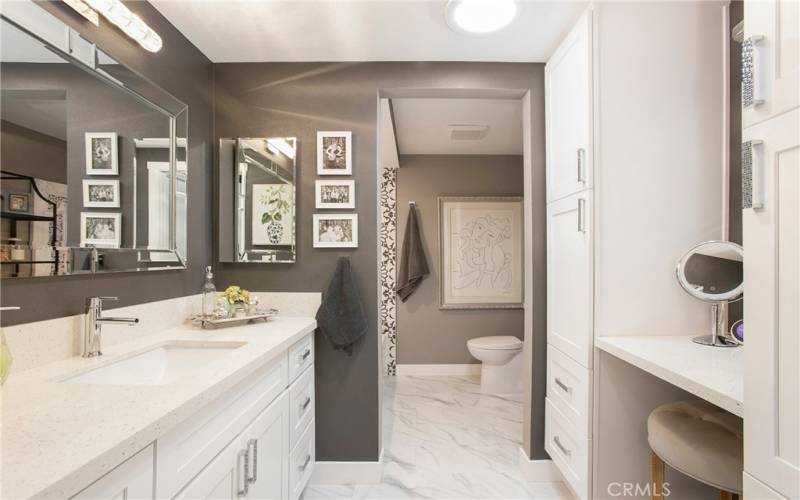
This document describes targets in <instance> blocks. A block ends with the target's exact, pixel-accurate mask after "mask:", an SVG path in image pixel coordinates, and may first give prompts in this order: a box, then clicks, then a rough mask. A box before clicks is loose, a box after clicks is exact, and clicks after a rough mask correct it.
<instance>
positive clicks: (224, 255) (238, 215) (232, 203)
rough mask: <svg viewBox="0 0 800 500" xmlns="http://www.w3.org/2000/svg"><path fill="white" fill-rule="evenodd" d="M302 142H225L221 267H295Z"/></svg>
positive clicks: (270, 139) (285, 139)
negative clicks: (233, 264) (242, 264)
mask: <svg viewBox="0 0 800 500" xmlns="http://www.w3.org/2000/svg"><path fill="white" fill-rule="evenodd" d="M296 155H297V139H296V138H294V137H267V138H240V139H222V140H221V141H220V161H219V176H218V177H219V193H218V198H219V228H218V229H219V230H218V235H219V257H220V262H256V263H293V262H295V260H296V257H297V256H296V245H295V207H296V200H295V197H296V172H295V168H296V166H295V157H296Z"/></svg>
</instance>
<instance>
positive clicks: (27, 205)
mask: <svg viewBox="0 0 800 500" xmlns="http://www.w3.org/2000/svg"><path fill="white" fill-rule="evenodd" d="M8 211H9V212H22V213H27V212H30V211H31V195H30V194H28V193H8Z"/></svg>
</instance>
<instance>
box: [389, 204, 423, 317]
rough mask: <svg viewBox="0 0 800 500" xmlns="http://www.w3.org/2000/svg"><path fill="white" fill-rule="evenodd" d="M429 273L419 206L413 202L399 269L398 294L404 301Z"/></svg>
mask: <svg viewBox="0 0 800 500" xmlns="http://www.w3.org/2000/svg"><path fill="white" fill-rule="evenodd" d="M429 274H430V270H429V269H428V260H427V259H426V258H425V248H424V247H423V245H422V236H421V235H420V234H419V224H418V223H417V208H416V206H415V205H413V204H412V205H410V206H409V207H408V220H406V234H405V235H404V236H403V248H402V250H401V251H400V268H399V269H398V271H397V295H399V296H400V300H402V301H403V302H405V301H406V300H408V298H409V297H411V294H413V293H414V292H415V291H416V290H417V287H418V286H419V285H420V283H422V280H423V279H425V276H427V275H429Z"/></svg>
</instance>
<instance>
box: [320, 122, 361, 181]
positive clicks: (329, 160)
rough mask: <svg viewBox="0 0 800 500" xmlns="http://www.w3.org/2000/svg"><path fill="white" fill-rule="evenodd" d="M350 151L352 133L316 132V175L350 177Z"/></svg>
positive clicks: (351, 158) (351, 170)
mask: <svg viewBox="0 0 800 500" xmlns="http://www.w3.org/2000/svg"><path fill="white" fill-rule="evenodd" d="M352 149H353V133H352V132H317V175H352V174H353V151H352Z"/></svg>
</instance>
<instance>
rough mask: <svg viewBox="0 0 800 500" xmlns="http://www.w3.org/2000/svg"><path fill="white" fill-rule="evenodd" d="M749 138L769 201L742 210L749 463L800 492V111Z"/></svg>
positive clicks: (765, 478) (756, 178)
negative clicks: (799, 332) (759, 205)
mask: <svg viewBox="0 0 800 500" xmlns="http://www.w3.org/2000/svg"><path fill="white" fill-rule="evenodd" d="M743 140H744V141H757V140H760V141H763V142H762V143H761V144H760V145H755V146H754V147H753V149H752V153H753V162H752V164H753V168H752V179H753V182H752V184H753V190H754V194H753V200H754V201H755V202H756V203H759V202H760V203H762V204H763V208H750V209H748V208H745V209H744V211H743V217H742V223H743V233H744V250H745V259H744V283H745V286H744V289H745V294H746V300H745V302H744V318H745V329H746V333H745V335H746V339H745V341H746V343H745V373H746V374H747V376H746V377H745V379H744V391H745V392H744V399H745V405H744V408H745V416H744V431H745V432H744V439H745V442H744V445H745V448H744V449H745V464H744V465H745V470H746V471H747V472H748V473H749V474H751V475H752V476H753V477H755V478H756V479H758V480H760V481H762V482H763V483H765V484H766V485H767V486H769V487H770V488H772V489H774V490H776V491H778V492H779V493H781V494H782V495H784V496H786V497H787V498H800V432H798V428H799V427H800V364H798V361H797V357H798V353H800V335H798V328H799V326H798V325H800V110H798V109H796V110H795V111H793V112H791V113H786V114H784V115H781V116H779V117H777V118H773V119H771V120H768V121H766V122H762V123H760V124H758V125H755V126H752V127H748V128H746V129H745V130H744V132H743ZM746 164H747V162H745V172H746V171H747V168H746ZM745 496H747V495H746V494H745Z"/></svg>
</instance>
